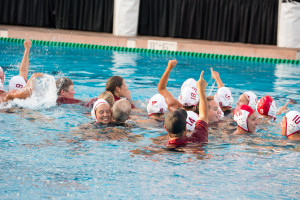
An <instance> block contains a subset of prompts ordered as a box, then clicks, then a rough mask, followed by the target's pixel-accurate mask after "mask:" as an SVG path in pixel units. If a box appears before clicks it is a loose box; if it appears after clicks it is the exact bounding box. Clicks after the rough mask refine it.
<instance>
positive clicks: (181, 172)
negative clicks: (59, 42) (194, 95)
mask: <svg viewBox="0 0 300 200" xmlns="http://www.w3.org/2000/svg"><path fill="white" fill-rule="evenodd" d="M0 52H1V53H0V66H2V67H3V68H4V70H5V72H6V77H7V78H6V80H7V81H8V80H9V78H10V77H11V76H13V75H16V74H17V73H18V66H19V63H20V62H21V59H22V55H23V46H22V44H13V43H9V42H0ZM174 58H176V59H177V60H178V66H176V68H175V69H174V70H173V71H172V72H171V75H170V79H169V83H168V89H170V91H171V92H172V93H173V94H174V96H176V97H177V96H178V95H179V90H180V86H181V84H182V82H183V81H184V80H185V79H187V78H190V77H192V78H195V79H198V77H199V74H200V72H201V70H205V73H204V78H205V79H206V80H207V82H208V84H209V85H208V89H207V92H208V93H210V91H211V90H213V91H215V90H216V86H215V87H214V88H212V85H213V81H212V80H211V78H210V71H209V67H214V69H215V70H216V71H218V72H219V73H220V76H221V78H222V80H223V82H224V83H225V85H226V86H228V87H230V88H231V89H232V92H233V95H234V101H235V102H236V101H237V99H238V96H239V95H240V94H241V93H242V92H243V91H245V90H252V91H254V92H255V93H256V94H257V95H258V97H262V96H264V95H266V94H269V95H271V96H273V97H274V98H275V100H276V102H277V104H278V105H283V104H284V103H285V101H286V98H292V99H294V100H296V101H297V102H298V103H299V102H300V95H299V94H300V88H299V84H300V66H299V65H290V64H276V65H275V64H259V63H250V62H245V61H224V60H214V59H200V58H193V57H184V56H176V57H174V56H170V55H159V54H142V53H129V52H117V51H104V50H90V49H72V48H67V47H50V46H49V47H47V46H37V45H32V48H31V53H30V74H32V73H33V72H43V73H46V74H50V75H53V76H55V77H56V78H57V77H60V76H68V77H69V78H71V79H72V80H73V82H74V85H75V91H76V94H75V98H78V99H89V98H91V97H96V96H98V95H99V94H100V93H101V92H102V91H104V88H105V83H106V79H107V78H109V77H110V76H112V75H121V76H122V77H123V78H124V79H125V80H126V83H127V85H128V87H129V89H130V90H131V95H132V98H133V100H134V101H136V102H135V103H136V105H138V107H140V108H143V109H145V105H146V102H147V100H148V99H149V98H150V97H151V96H152V95H153V94H155V93H157V89H156V87H157V84H158V82H159V79H160V77H161V75H162V73H163V72H164V70H165V67H166V65H167V63H168V60H169V59H174ZM5 88H6V89H7V83H6V84H5ZM289 108H290V109H295V110H298V111H299V110H300V106H299V104H294V105H291V106H290V107H289ZM89 111H90V110H88V109H84V108H82V107H79V106H76V105H63V106H54V105H53V106H50V107H43V106H41V107H34V108H32V107H30V105H28V106H27V107H26V106H25V108H23V109H20V108H19V109H15V110H14V109H13V110H12V111H11V113H4V112H0V116H1V118H0V126H1V133H0V166H1V167H0V188H1V190H0V197H1V199H17V198H18V199H49V198H52V199H66V198H74V199H196V198H197V199H220V198H225V199H253V198H256V199H275V198H276V199H293V198H294V199H297V198H299V197H300V194H299V183H300V177H299V174H300V167H299V162H300V145H299V144H296V143H291V142H288V141H286V139H285V138H284V137H283V136H280V134H279V132H280V131H279V126H270V127H269V128H268V129H267V130H258V132H257V134H255V135H252V136H250V137H245V136H241V137H240V136H232V135H224V134H221V133H220V134H215V135H212V134H211V135H210V136H209V141H210V142H209V144H208V145H206V146H205V147H204V149H203V152H201V153H199V154H196V155H194V154H183V153H172V152H161V153H155V151H151V149H154V150H157V149H160V147H159V146H156V145H155V144H153V142H152V139H151V138H155V137H157V136H159V135H163V134H165V131H164V130H163V129H153V130H151V129H150V130H145V129H143V128H139V127H134V128H132V129H131V130H130V132H131V133H132V135H130V136H128V137H125V138H123V139H115V140H102V139H101V138H100V139H99V138H94V139H93V138H88V139H87V138H84V137H82V131H78V129H77V128H76V127H78V126H80V125H81V124H84V123H88V122H91V121H92V120H91V118H90V117H88V116H86V115H85V113H87V112H89ZM281 119H282V116H280V117H279V118H278V120H277V123H279V122H280V121H281ZM99 140H100V141H99ZM147 147H150V148H147ZM139 149H140V150H141V151H138V150H139ZM133 150H135V151H133ZM133 152H135V153H133ZM136 152H140V153H136Z"/></svg>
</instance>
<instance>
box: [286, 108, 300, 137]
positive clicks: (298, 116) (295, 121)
mask: <svg viewBox="0 0 300 200" xmlns="http://www.w3.org/2000/svg"><path fill="white" fill-rule="evenodd" d="M285 118H286V130H285V135H286V137H288V136H290V135H293V134H294V133H297V132H298V131H300V112H298V111H290V112H288V113H287V114H286V115H285Z"/></svg>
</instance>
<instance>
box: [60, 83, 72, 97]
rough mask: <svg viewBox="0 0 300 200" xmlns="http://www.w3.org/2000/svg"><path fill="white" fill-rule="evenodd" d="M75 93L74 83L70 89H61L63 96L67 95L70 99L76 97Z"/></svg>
mask: <svg viewBox="0 0 300 200" xmlns="http://www.w3.org/2000/svg"><path fill="white" fill-rule="evenodd" d="M74 94H75V90H74V85H70V86H69V88H68V91H64V90H61V96H62V97H66V98H68V99H74Z"/></svg>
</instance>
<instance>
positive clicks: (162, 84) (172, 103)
mask: <svg viewBox="0 0 300 200" xmlns="http://www.w3.org/2000/svg"><path fill="white" fill-rule="evenodd" d="M176 65H177V60H170V61H169V63H168V66H167V68H166V70H165V72H164V74H163V75H162V77H161V79H160V81H159V83H158V86H157V89H158V92H159V93H160V94H161V95H163V96H164V97H165V99H166V102H167V104H168V108H169V111H174V110H176V109H177V108H180V107H182V105H181V103H180V102H179V101H178V100H177V99H175V98H174V97H173V95H172V94H171V93H170V92H169V91H168V90H167V83H168V79H169V75H170V72H171V70H172V69H173V68H174V67H175V66H176Z"/></svg>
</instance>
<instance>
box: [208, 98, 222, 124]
mask: <svg viewBox="0 0 300 200" xmlns="http://www.w3.org/2000/svg"><path fill="white" fill-rule="evenodd" d="M208 107H209V109H208V122H209V123H213V122H217V121H219V117H218V116H219V114H220V111H219V109H218V108H219V105H218V103H217V102H216V101H215V100H212V101H209V102H208Z"/></svg>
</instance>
